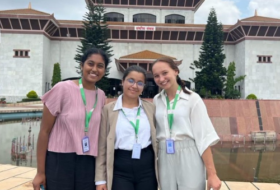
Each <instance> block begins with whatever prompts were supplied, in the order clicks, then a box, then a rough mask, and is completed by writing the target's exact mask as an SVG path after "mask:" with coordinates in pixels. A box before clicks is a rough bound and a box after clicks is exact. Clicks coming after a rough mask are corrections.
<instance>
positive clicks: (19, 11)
mask: <svg viewBox="0 0 280 190" xmlns="http://www.w3.org/2000/svg"><path fill="white" fill-rule="evenodd" d="M0 14H15V15H48V16H49V15H50V14H49V13H45V12H41V11H37V10H34V9H14V10H4V11H0Z"/></svg>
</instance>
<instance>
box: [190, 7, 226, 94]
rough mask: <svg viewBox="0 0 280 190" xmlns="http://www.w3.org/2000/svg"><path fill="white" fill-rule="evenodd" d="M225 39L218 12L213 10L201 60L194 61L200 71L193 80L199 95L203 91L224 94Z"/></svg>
mask: <svg viewBox="0 0 280 190" xmlns="http://www.w3.org/2000/svg"><path fill="white" fill-rule="evenodd" d="M223 38H224V33H223V25H222V24H221V23H218V21H217V16H216V12H215V10H214V9H213V8H212V9H211V11H210V14H209V16H208V21H207V25H206V28H205V31H204V38H203V44H202V46H201V48H200V49H201V51H200V55H199V59H198V61H194V66H195V67H196V69H199V71H196V77H195V78H194V80H193V81H194V83H195V89H196V91H197V92H198V93H200V92H201V90H203V91H206V92H210V94H213V95H215V94H220V95H221V94H222V91H223V86H224V81H225V78H224V77H225V75H226V68H225V67H224V66H223V62H224V60H225V58H226V56H225V54H224V53H223V47H224V40H223ZM207 94H208V95H209V93H207Z"/></svg>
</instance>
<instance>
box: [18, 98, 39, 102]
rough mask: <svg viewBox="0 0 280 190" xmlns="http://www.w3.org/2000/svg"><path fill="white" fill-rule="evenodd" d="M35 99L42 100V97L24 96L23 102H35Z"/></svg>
mask: <svg viewBox="0 0 280 190" xmlns="http://www.w3.org/2000/svg"><path fill="white" fill-rule="evenodd" d="M34 101H41V99H40V98H23V99H22V100H21V102H34Z"/></svg>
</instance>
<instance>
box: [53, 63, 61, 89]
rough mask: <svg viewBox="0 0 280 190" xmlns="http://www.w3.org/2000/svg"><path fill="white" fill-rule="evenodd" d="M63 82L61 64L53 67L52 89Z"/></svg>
mask: <svg viewBox="0 0 280 190" xmlns="http://www.w3.org/2000/svg"><path fill="white" fill-rule="evenodd" d="M60 81H61V70H60V65H59V63H55V64H54V65H53V76H52V87H53V86H54V85H55V84H56V83H58V82H60Z"/></svg>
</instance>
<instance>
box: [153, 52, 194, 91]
mask: <svg viewBox="0 0 280 190" xmlns="http://www.w3.org/2000/svg"><path fill="white" fill-rule="evenodd" d="M157 62H164V63H167V64H168V65H169V66H170V68H171V69H173V70H174V71H177V72H178V74H179V73H180V70H179V68H178V67H177V65H176V64H175V62H174V61H173V59H171V58H169V57H161V58H159V59H157V60H155V61H154V62H153V64H152V72H153V66H154V65H155V64H156V63H157ZM176 81H177V83H178V84H179V85H180V86H181V87H182V90H183V92H184V93H186V94H191V92H190V91H188V90H187V89H186V87H187V86H186V84H185V82H184V81H182V79H181V78H180V77H179V75H177V80H176Z"/></svg>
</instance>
